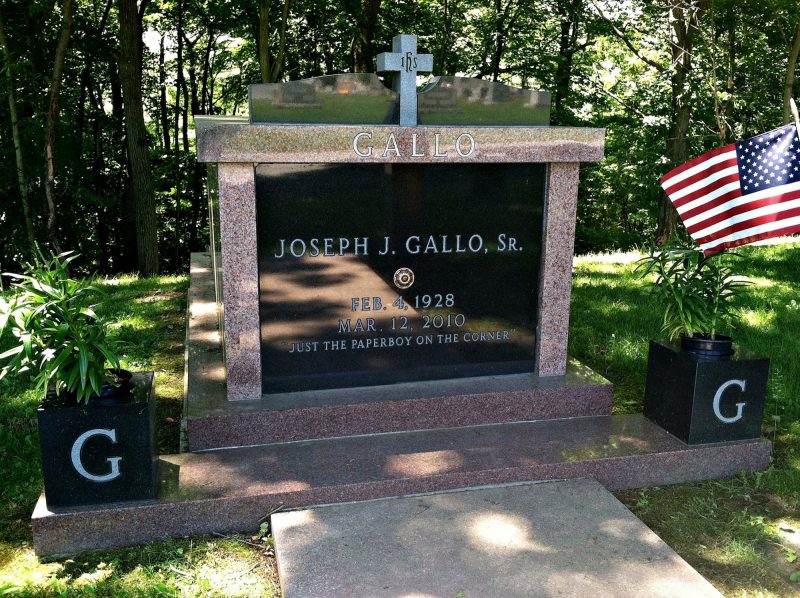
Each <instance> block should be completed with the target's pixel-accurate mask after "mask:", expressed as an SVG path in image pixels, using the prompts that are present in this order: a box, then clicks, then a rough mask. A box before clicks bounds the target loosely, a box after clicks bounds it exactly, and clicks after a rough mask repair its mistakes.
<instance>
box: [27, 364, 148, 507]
mask: <svg viewBox="0 0 800 598" xmlns="http://www.w3.org/2000/svg"><path fill="white" fill-rule="evenodd" d="M152 379H153V377H152V374H134V375H133V378H132V379H131V381H130V385H131V387H132V388H131V392H129V393H127V396H123V397H122V398H120V397H113V396H107V395H104V396H102V397H100V398H99V399H94V400H91V401H90V402H89V404H88V405H85V404H81V405H74V404H73V405H68V404H58V402H57V401H47V400H46V401H45V402H44V403H43V405H42V406H41V407H40V408H39V410H38V419H39V439H40V441H39V442H40V445H41V449H42V473H43V474H44V488H45V497H46V499H47V506H48V508H50V509H52V508H53V507H72V506H77V505H87V504H97V503H108V502H120V501H129V500H148V499H154V498H155V471H156V468H155V459H156V454H155V436H154V433H155V404H154V399H153V393H152Z"/></svg>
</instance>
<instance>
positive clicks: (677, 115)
mask: <svg viewBox="0 0 800 598" xmlns="http://www.w3.org/2000/svg"><path fill="white" fill-rule="evenodd" d="M704 8H705V2H701V3H700V4H699V5H698V6H695V5H694V4H693V2H692V1H691V0H688V1H687V0H670V10H669V25H670V48H671V54H672V73H671V77H670V85H671V89H672V112H671V117H672V123H671V127H670V134H669V139H667V158H668V159H669V163H670V166H671V167H672V168H675V167H677V166H680V165H681V164H683V163H684V162H686V161H687V160H688V159H689V138H688V134H689V122H690V119H691V114H692V106H691V103H690V102H691V97H690V90H689V74H690V73H691V70H692V42H693V36H694V32H695V30H696V28H697V23H698V21H699V19H700V15H701V13H702V11H703V9H704ZM677 223H678V213H677V212H676V211H675V208H674V206H673V205H672V202H670V201H669V198H668V197H667V196H666V195H664V194H662V197H661V205H660V206H659V210H658V226H657V229H656V240H657V242H658V243H659V244H662V243H664V242H665V241H667V239H669V238H670V237H671V236H672V235H674V234H675V231H676V229H677Z"/></svg>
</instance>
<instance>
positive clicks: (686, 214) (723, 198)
mask: <svg viewBox="0 0 800 598" xmlns="http://www.w3.org/2000/svg"><path fill="white" fill-rule="evenodd" d="M737 197H742V190H741V188H739V186H738V185H737V187H736V188H735V189H732V190H731V191H728V192H726V193H723V194H722V195H719V196H718V197H715V198H713V199H710V200H709V201H708V202H706V203H704V204H701V205H698V206H695V207H693V208H691V209H689V210H686V211H683V210H678V214H680V216H681V219H682V220H683V221H684V223H686V219H687V218H694V217H696V216H697V215H699V214H702V213H703V212H705V211H706V210H709V209H713V208H716V207H717V206H722V205H725V204H727V203H728V202H729V201H732V200H735V199H736V198H737Z"/></svg>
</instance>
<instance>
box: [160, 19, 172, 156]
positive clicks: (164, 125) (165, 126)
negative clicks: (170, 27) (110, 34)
mask: <svg viewBox="0 0 800 598" xmlns="http://www.w3.org/2000/svg"><path fill="white" fill-rule="evenodd" d="M164 62H165V60H164V36H163V35H162V36H161V41H160V42H159V44H158V87H159V97H158V111H159V113H160V114H159V122H160V124H161V138H162V140H163V141H162V143H163V144H164V153H165V154H169V151H170V147H169V129H170V127H169V109H168V108H167V69H166V68H165V67H164Z"/></svg>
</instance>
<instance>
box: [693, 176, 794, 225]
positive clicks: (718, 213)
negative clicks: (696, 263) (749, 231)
mask: <svg viewBox="0 0 800 598" xmlns="http://www.w3.org/2000/svg"><path fill="white" fill-rule="evenodd" d="M782 190H783V193H779V194H777V195H776V194H775V193H774V192H773V191H772V189H765V190H764V191H763V192H759V193H751V194H750V195H741V194H739V195H737V196H736V197H734V198H732V199H728V200H726V201H724V202H720V201H719V199H718V200H717V201H718V203H717V204H716V205H714V206H713V207H707V206H702V207H701V208H699V209H697V210H694V213H693V214H689V213H688V212H685V213H683V214H681V218H682V219H683V224H684V225H685V226H686V230H688V231H689V232H690V233H691V232H694V231H696V230H697V229H698V226H700V227H702V226H703V225H704V224H705V223H706V222H708V224H713V223H714V222H719V221H720V219H722V218H725V217H727V216H729V215H730V216H735V215H737V214H741V213H743V212H746V211H748V210H751V209H755V208H760V207H761V206H766V205H769V204H770V203H775V202H778V201H789V200H791V199H797V198H798V197H800V183H795V184H793V185H786V186H784V187H783V188H782ZM720 199H721V198H720ZM712 220H713V222H712Z"/></svg>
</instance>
